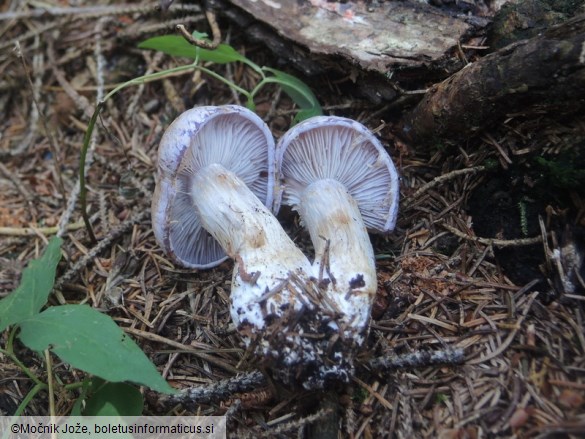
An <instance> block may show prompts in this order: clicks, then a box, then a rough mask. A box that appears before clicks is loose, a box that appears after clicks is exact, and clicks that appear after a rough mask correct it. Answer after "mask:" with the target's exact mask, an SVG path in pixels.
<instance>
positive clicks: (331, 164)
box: [276, 116, 399, 233]
mask: <svg viewBox="0 0 585 439" xmlns="http://www.w3.org/2000/svg"><path fill="white" fill-rule="evenodd" d="M276 150H277V153H276V154H277V163H279V164H280V166H281V178H282V180H283V184H284V186H285V187H284V189H279V191H280V192H282V191H283V190H284V195H283V201H282V202H283V203H284V204H286V205H290V206H298V205H299V203H300V198H301V194H302V193H303V191H304V190H305V189H306V188H307V187H308V186H309V185H310V184H311V183H314V182H316V181H319V180H323V179H333V180H336V181H338V182H340V183H342V184H343V185H344V186H345V188H346V189H347V191H348V193H349V194H350V195H351V196H352V197H353V198H354V200H355V201H356V202H357V204H358V207H359V210H360V213H361V215H362V218H363V221H364V224H365V226H366V227H367V229H368V230H369V231H372V232H381V233H387V232H390V231H392V230H393V229H394V226H395V224H396V216H397V213H398V196H399V179H398V173H397V172H396V168H395V166H394V164H393V163H392V160H391V158H390V156H389V155H388V153H387V152H386V150H385V149H384V147H383V146H382V144H381V143H380V141H379V140H378V139H377V138H376V137H375V136H374V135H373V134H372V133H371V132H370V131H369V130H368V129H367V128H366V127H364V126H363V125H362V124H360V123H359V122H356V121H353V120H351V119H347V118H343V117H338V116H317V117H313V118H310V119H307V120H305V121H303V122H301V123H299V124H298V125H296V126H294V127H293V128H291V129H290V130H289V131H288V132H287V133H286V134H285V135H284V136H283V137H282V138H281V139H280V141H279V142H278V145H277V147H276ZM281 195H282V194H281V193H279V194H276V200H277V202H276V204H278V202H279V200H280V196H281Z"/></svg>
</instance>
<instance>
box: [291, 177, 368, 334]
mask: <svg viewBox="0 0 585 439" xmlns="http://www.w3.org/2000/svg"><path fill="white" fill-rule="evenodd" d="M298 210H299V214H300V216H301V219H302V220H303V222H304V223H305V226H306V227H307V229H308V230H309V233H310V235H311V240H312V241H313V244H314V245H315V261H314V263H313V275H314V276H316V277H318V279H319V281H320V284H321V285H324V283H327V290H326V291H327V295H328V296H329V298H330V301H331V302H333V303H334V304H335V305H336V306H337V308H338V311H339V312H341V313H342V317H341V321H340V323H341V324H340V326H341V328H340V329H342V331H343V333H344V335H346V336H348V337H350V338H353V339H354V340H355V341H356V342H357V344H358V345H359V344H361V343H362V342H363V335H364V332H365V329H366V327H367V323H368V319H369V316H370V311H371V307H372V303H373V297H374V295H375V294H376V285H377V281H376V265H375V259H374V251H373V249H372V244H371V243H370V238H369V236H368V233H367V231H366V227H365V225H364V221H363V219H362V216H361V214H360V211H359V208H358V205H357V203H356V201H355V200H354V199H353V197H352V196H351V195H350V194H349V193H348V191H347V189H346V188H345V186H344V185H343V184H342V183H340V182H338V181H336V180H333V179H330V178H327V179H323V180H317V181H315V182H313V183H311V184H310V185H309V186H307V188H306V189H305V190H304V191H303V192H302V194H301V197H300V203H299V206H298Z"/></svg>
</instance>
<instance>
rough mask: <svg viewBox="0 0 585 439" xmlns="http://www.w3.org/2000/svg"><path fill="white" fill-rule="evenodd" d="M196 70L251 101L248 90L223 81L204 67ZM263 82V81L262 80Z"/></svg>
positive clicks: (226, 80) (251, 97)
mask: <svg viewBox="0 0 585 439" xmlns="http://www.w3.org/2000/svg"><path fill="white" fill-rule="evenodd" d="M196 68H197V69H198V70H201V71H202V72H203V73H206V74H208V75H209V76H211V77H212V78H215V79H217V80H218V81H221V82H223V83H224V84H226V85H227V86H228V87H231V88H233V89H234V90H235V91H237V92H238V93H241V94H243V95H244V96H246V98H247V99H248V100H251V99H253V95H252V93H250V92H249V91H248V90H245V89H243V88H242V87H240V86H238V85H236V84H234V83H233V82H231V81H230V80H229V79H225V78H224V77H223V76H221V75H218V74H217V73H215V72H214V71H211V70H209V69H207V68H205V67H201V66H197V67H196ZM262 81H264V80H262Z"/></svg>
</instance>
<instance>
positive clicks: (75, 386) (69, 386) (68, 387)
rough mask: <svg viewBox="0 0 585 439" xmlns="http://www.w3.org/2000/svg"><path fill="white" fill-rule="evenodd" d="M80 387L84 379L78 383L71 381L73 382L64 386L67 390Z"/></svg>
mask: <svg viewBox="0 0 585 439" xmlns="http://www.w3.org/2000/svg"><path fill="white" fill-rule="evenodd" d="M80 387H83V381H78V382H76V383H71V384H65V385H64V386H63V388H64V389H65V390H77V389H79V388H80Z"/></svg>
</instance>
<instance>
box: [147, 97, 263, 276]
mask: <svg viewBox="0 0 585 439" xmlns="http://www.w3.org/2000/svg"><path fill="white" fill-rule="evenodd" d="M211 164H219V165H221V166H223V167H224V168H226V169H229V170H231V171H232V172H233V173H235V174H236V175H237V176H238V178H239V179H241V180H242V181H243V182H244V183H245V184H246V185H247V186H248V187H249V188H250V190H251V191H252V192H253V193H254V195H256V196H257V197H258V198H259V199H260V200H262V201H263V202H264V204H266V205H267V206H272V204H273V195H274V191H273V188H274V140H273V138H272V134H271V133H270V131H269V129H268V127H267V126H266V124H265V123H264V122H263V121H262V120H261V119H260V118H259V117H258V116H257V115H256V114H254V113H253V112H252V111H250V110H248V109H246V108H243V107H239V106H235V105H225V106H221V107H214V106H203V107H197V108H193V109H191V110H188V111H186V112H184V113H183V114H181V115H180V116H179V117H178V118H177V119H175V121H174V122H173V123H172V124H171V125H170V126H169V127H168V128H167V130H166V131H165V133H164V135H163V137H162V139H161V142H160V146H159V150H158V175H157V184H156V188H155V192H154V198H153V200H152V227H153V230H154V236H155V238H156V240H157V242H158V244H159V245H160V246H161V247H162V249H163V250H164V251H165V253H166V254H167V255H169V256H170V257H171V259H173V261H174V262H177V263H179V264H181V265H183V266H185V267H188V268H212V267H215V266H217V265H219V264H220V263H221V262H223V261H225V260H226V259H227V256H226V254H225V252H224V251H223V249H222V247H221V245H220V244H219V243H218V242H217V241H216V240H215V239H214V238H213V237H212V236H211V235H210V234H209V233H208V232H207V231H206V230H205V229H204V228H203V227H202V223H201V219H200V217H199V216H198V215H195V214H194V204H193V193H192V187H191V185H192V180H193V176H194V175H197V173H198V172H200V171H201V170H203V169H205V167H206V166H208V165H211Z"/></svg>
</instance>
